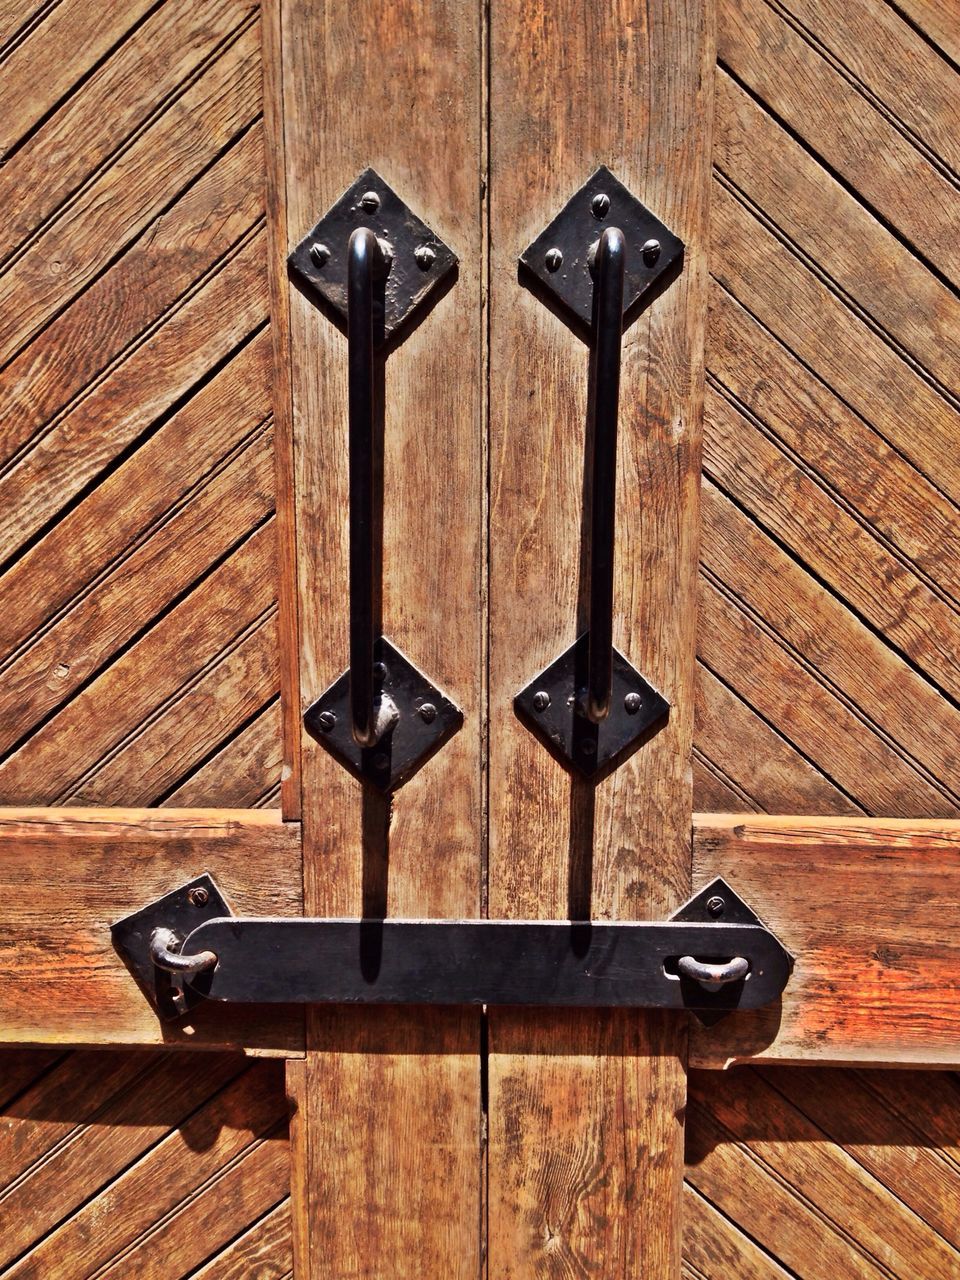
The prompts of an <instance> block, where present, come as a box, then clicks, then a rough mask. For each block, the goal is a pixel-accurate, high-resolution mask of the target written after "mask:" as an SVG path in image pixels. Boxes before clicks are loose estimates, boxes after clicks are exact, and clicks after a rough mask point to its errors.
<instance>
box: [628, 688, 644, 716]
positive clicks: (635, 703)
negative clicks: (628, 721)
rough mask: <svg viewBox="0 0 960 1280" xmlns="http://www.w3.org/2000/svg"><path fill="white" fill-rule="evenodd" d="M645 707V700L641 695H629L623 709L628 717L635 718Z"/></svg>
mask: <svg viewBox="0 0 960 1280" xmlns="http://www.w3.org/2000/svg"><path fill="white" fill-rule="evenodd" d="M642 706H643V699H642V698H641V697H640V695H639V693H628V694H627V696H626V697H625V698H624V700H623V709H624V711H626V713H627V715H628V716H635V715H636V714H637V712H638V711H639V710H640V708H641V707H642Z"/></svg>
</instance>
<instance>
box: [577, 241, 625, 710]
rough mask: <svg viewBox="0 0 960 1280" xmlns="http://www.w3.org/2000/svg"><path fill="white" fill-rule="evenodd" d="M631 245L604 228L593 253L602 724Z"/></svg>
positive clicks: (594, 679)
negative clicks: (622, 346)
mask: <svg viewBox="0 0 960 1280" xmlns="http://www.w3.org/2000/svg"><path fill="white" fill-rule="evenodd" d="M626 259H627V245H626V241H625V240H624V236H623V232H622V231H621V230H620V228H619V227H606V228H605V229H604V231H603V232H602V234H601V236H600V239H599V241H598V243H597V246H596V251H595V254H594V271H595V273H596V285H595V288H596V305H595V312H596V314H595V320H594V342H595V352H596V359H595V366H594V377H593V388H592V393H593V405H592V413H591V417H592V419H593V482H592V486H591V487H592V502H591V514H590V616H589V619H588V621H587V688H586V691H585V694H584V696H583V705H582V707H581V710H582V712H583V714H584V715H585V716H586V717H587V718H588V719H589V720H592V721H593V723H594V724H599V723H600V721H601V720H605V719H606V717H607V715H608V714H609V711H610V694H611V690H612V686H613V555H614V540H615V536H616V503H617V427H618V425H619V419H620V340H621V336H622V333H623V280H624V271H625V268H626Z"/></svg>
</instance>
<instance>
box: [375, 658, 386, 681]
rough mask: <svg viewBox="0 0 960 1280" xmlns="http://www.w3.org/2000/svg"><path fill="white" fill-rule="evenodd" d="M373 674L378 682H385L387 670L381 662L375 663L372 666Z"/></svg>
mask: <svg viewBox="0 0 960 1280" xmlns="http://www.w3.org/2000/svg"><path fill="white" fill-rule="evenodd" d="M373 674H374V675H375V676H376V677H377V679H378V680H385V679H386V678H387V668H386V667H385V666H384V665H383V663H382V662H375V663H374V664H373Z"/></svg>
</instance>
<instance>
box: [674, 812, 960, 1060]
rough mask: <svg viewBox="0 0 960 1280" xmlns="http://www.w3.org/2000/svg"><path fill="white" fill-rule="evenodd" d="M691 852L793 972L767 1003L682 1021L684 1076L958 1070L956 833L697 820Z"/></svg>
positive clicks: (959, 837) (697, 880) (936, 824)
mask: <svg viewBox="0 0 960 1280" xmlns="http://www.w3.org/2000/svg"><path fill="white" fill-rule="evenodd" d="M693 848H694V884H695V886H701V885H703V884H705V883H707V882H708V881H709V880H710V879H712V878H713V877H714V876H717V875H721V876H723V877H724V878H725V879H726V880H728V881H729V883H730V885H731V886H732V887H733V888H734V889H736V891H737V893H738V894H739V895H740V896H741V897H742V898H744V899H745V901H746V902H748V903H749V904H750V906H752V907H753V908H754V910H755V911H757V913H758V914H759V915H760V917H761V918H762V920H763V922H764V924H766V925H767V926H768V927H769V928H771V929H772V930H773V931H774V932H775V933H776V935H777V937H778V938H779V939H780V941H781V942H782V943H783V945H784V946H785V947H786V948H787V949H788V950H789V951H790V952H792V954H793V955H794V957H795V959H796V967H795V970H794V974H793V977H792V978H791V980H790V982H789V983H788V985H787V988H786V990H785V991H784V993H783V997H782V1000H781V1001H780V1002H778V1003H777V1004H774V1005H770V1006H768V1007H767V1008H765V1009H759V1010H756V1011H754V1012H750V1013H738V1014H734V1015H731V1016H730V1017H728V1018H726V1019H724V1020H723V1021H722V1022H720V1023H719V1024H718V1025H716V1026H714V1027H712V1028H705V1027H701V1026H699V1025H698V1024H697V1023H696V1022H695V1021H693V1020H692V1026H693V1028H694V1030H693V1031H692V1036H691V1065H692V1066H698V1067H725V1066H729V1065H731V1064H732V1063H735V1062H738V1061H743V1060H747V1059H749V1060H753V1061H755V1060H757V1059H767V1060H769V1061H775V1062H813V1061H816V1062H821V1063H835V1064H859V1065H877V1066H879V1065H888V1066H908V1065H924V1066H957V1065H958V1064H960V1000H958V999H957V973H958V972H960V821H947V820H940V819H936V820H925V819H916V820H913V819H911V820H902V819H896V820H894V819H886V818H875V819H870V818H792V817H766V816H764V815H759V814H749V815H746V814H729V815H728V814H712V813H711V814H700V815H697V816H696V817H695V818H694V840H693Z"/></svg>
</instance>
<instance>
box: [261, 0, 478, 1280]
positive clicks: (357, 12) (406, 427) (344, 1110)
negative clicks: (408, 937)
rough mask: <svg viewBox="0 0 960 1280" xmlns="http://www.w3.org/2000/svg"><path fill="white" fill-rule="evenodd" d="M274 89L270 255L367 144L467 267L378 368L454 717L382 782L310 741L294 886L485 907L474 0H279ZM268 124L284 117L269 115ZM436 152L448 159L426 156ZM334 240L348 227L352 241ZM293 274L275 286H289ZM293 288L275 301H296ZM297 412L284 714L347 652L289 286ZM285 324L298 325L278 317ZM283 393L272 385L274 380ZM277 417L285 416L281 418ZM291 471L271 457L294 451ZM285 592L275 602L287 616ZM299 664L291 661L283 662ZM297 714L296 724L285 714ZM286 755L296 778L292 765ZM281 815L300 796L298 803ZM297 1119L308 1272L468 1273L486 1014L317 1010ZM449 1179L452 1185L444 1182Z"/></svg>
mask: <svg viewBox="0 0 960 1280" xmlns="http://www.w3.org/2000/svg"><path fill="white" fill-rule="evenodd" d="M273 7H274V13H273V14H272V15H271V16H269V17H268V19H267V21H268V25H270V24H272V27H271V30H272V34H271V36H270V37H269V40H270V41H271V42H272V45H271V47H272V48H273V50H274V57H275V58H276V59H278V61H279V66H278V67H274V68H272V70H271V74H270V77H269V78H268V81H267V91H268V92H271V93H273V94H274V95H277V96H278V101H275V102H274V103H273V104H272V106H271V108H270V109H269V111H268V123H269V127H270V128H271V130H272V136H273V138H274V139H275V140H279V139H280V138H281V137H282V150H281V148H280V147H279V146H277V147H276V148H275V149H274V161H275V163H276V164H277V165H278V166H279V169H278V173H277V174H275V175H274V177H273V178H272V179H271V187H272V190H273V193H274V194H273V196H272V198H271V205H270V216H271V222H272V226H273V236H274V245H275V249H274V252H275V253H276V254H277V255H278V257H277V268H276V269H277V270H278V271H281V270H282V262H283V261H284V260H285V257H286V254H287V252H288V251H289V249H290V248H292V246H293V244H295V243H296V242H297V241H298V240H299V239H300V238H301V237H302V236H303V234H304V233H305V232H306V231H307V230H308V229H309V228H310V227H311V226H312V225H313V223H314V222H315V221H316V219H317V218H318V216H319V215H320V214H321V213H323V212H324V211H325V210H326V209H327V208H328V207H329V206H330V205H331V204H332V203H333V201H334V200H335V199H336V197H337V196H339V195H340V193H341V192H342V191H343V190H344V188H346V187H347V186H348V185H349V184H350V183H351V182H352V181H353V179H354V178H355V177H356V175H357V174H358V173H359V172H360V171H361V170H362V169H363V168H364V167H365V166H367V165H372V166H373V167H374V168H375V169H377V171H378V172H379V173H380V174H381V175H382V176H383V177H384V178H385V179H386V180H387V181H388V182H389V183H390V184H391V185H392V186H393V187H394V188H395V190H396V191H397V192H398V193H399V194H400V195H401V196H402V197H403V198H404V199H405V200H406V201H407V202H408V203H409V204H410V206H411V207H412V208H413V209H414V211H415V212H416V213H417V214H418V215H419V216H421V217H422V218H423V219H424V220H425V221H426V222H427V223H428V225H430V226H431V227H432V228H433V229H434V230H435V231H436V232H437V233H438V234H439V235H440V236H441V237H442V238H443V239H444V240H445V241H446V242H447V243H448V244H450V245H451V246H452V248H453V249H454V251H455V252H456V253H457V255H458V257H459V261H460V267H459V276H458V279H457V281H456V283H455V285H454V287H453V288H452V289H451V291H450V292H449V293H447V294H446V296H444V297H443V298H442V300H441V301H440V302H439V304H438V305H437V306H436V308H435V310H433V311H432V312H431V313H430V314H429V315H427V316H426V318H425V319H424V320H423V321H422V323H421V324H420V325H419V327H418V328H417V329H416V330H415V331H414V332H413V334H412V335H411V336H410V337H408V338H407V339H406V340H405V341H404V343H403V344H402V345H401V346H400V348H399V349H398V350H397V351H395V352H394V353H392V354H391V355H390V357H389V359H388V361H387V364H386V371H385V412H384V461H383V474H384V513H383V545H384V576H383V608H382V617H383V631H384V633H385V634H386V635H388V636H389V637H390V639H391V640H393V641H394V642H395V643H396V644H398V645H399V647H400V648H402V649H403V651H404V652H405V653H406V654H407V655H408V656H409V657H410V658H411V659H412V660H413V661H414V662H415V663H416V664H417V665H418V666H419V667H421V668H422V669H423V670H424V671H425V672H426V673H428V675H429V676H430V678H431V679H432V680H434V681H435V682H436V683H437V684H438V685H440V686H441V687H442V688H443V689H444V691H445V692H447V693H448V694H449V695H450V696H451V697H452V698H453V699H454V700H455V701H456V702H457V703H458V705H459V706H460V707H461V708H462V710H463V712H464V717H465V724H464V728H463V729H462V730H461V732H460V733H458V734H457V736H456V737H455V738H454V739H453V740H452V741H451V742H449V743H448V744H447V745H446V746H445V747H444V749H443V750H442V751H441V752H439V754H438V755H436V756H435V757H434V758H433V759H432V760H431V761H430V762H429V764H428V765H427V766H426V767H425V768H424V769H423V770H422V771H421V772H420V773H419V774H417V775H416V776H415V777H414V778H413V779H412V780H411V781H409V782H408V783H407V784H406V785H405V786H404V787H403V789H402V790H401V791H399V792H398V793H397V794H396V796H395V797H394V798H393V800H392V802H386V801H382V800H380V799H378V798H376V797H374V796H373V795H371V794H365V793H364V792H363V790H362V789H361V787H360V786H359V785H358V784H357V783H356V782H355V781H353V779H351V778H350V777H349V775H348V774H346V773H345V771H344V770H343V769H342V768H341V766H340V765H339V764H337V763H336V761H335V760H333V758H332V757H330V756H329V755H327V754H326V752H324V751H323V750H322V749H321V748H320V747H319V746H317V745H316V744H315V743H312V742H311V741H309V740H306V739H304V740H303V742H302V796H301V804H302V810H301V812H302V818H303V824H304V876H305V901H306V904H307V908H308V910H309V911H313V912H317V913H321V914H360V913H361V912H363V913H364V914H366V915H370V916H378V915H382V914H385V913H389V914H391V915H393V914H408V915H409V914H415V915H453V916H456V915H461V916H475V915H477V914H479V907H480V880H481V807H480V802H481V775H480V759H481V755H480V752H481V742H482V727H483V726H482V718H481V702H480V694H481V684H482V675H483V664H482V648H481V644H482V635H483V625H482V620H481V612H480V610H481V573H482V543H481V539H482V536H483V506H482V502H483V486H484V481H485V470H484V439H483V433H482V421H481V412H480V410H481V370H482V365H483V330H482V324H481V301H482V299H481V270H480V269H481V262H482V250H483V239H482V226H481V184H480V150H481V141H480V138H481V124H482V116H481V26H480V23H481V6H480V5H479V4H475V5H469V4H467V5H457V6H451V5H449V4H446V3H444V2H443V0H401V2H400V3H397V0H376V3H372V4H366V5H364V6H362V7H358V6H356V5H353V4H348V3H346V2H345V0H326V2H322V0H273ZM281 126H282V127H281ZM441 157H442V159H441ZM341 248H342V247H341ZM283 287H284V289H285V291H289V285H287V284H286V282H284V286H283ZM288 307H289V315H288V313H287V308H288ZM280 317H281V333H280V336H279V345H280V348H281V350H282V349H283V348H284V347H285V346H286V344H287V343H289V362H290V397H291V407H290V408H289V409H288V408H286V407H284V406H282V407H281V410H280V416H279V421H280V423H281V430H283V422H284V420H286V421H287V423H288V426H289V424H292V433H293V455H294V456H293V472H292V479H293V484H292V486H291V485H290V484H289V479H290V478H291V473H290V466H289V458H287V459H286V461H283V462H282V464H281V473H282V474H286V476H287V481H286V482H285V487H284V489H283V490H282V491H281V493H280V501H281V505H282V504H283V503H284V502H287V503H294V504H295V510H294V511H293V512H292V514H291V513H290V512H287V514H286V515H285V516H284V517H283V519H284V520H285V521H286V524H285V525H284V528H285V530H286V532H285V534H284V537H285V538H286V540H287V546H288V549H287V551H286V552H282V560H281V563H282V565H283V568H284V571H285V572H287V573H289V572H290V569H291V557H290V555H289V539H290V537H291V533H292V531H294V530H295V537H296V551H297V564H296V571H297V581H296V592H297V597H298V606H299V620H300V654H299V662H300V670H299V684H300V689H301V693H300V698H301V704H300V705H298V704H296V703H295V702H294V701H293V700H292V699H293V698H294V697H295V690H294V688H291V687H289V686H288V689H287V700H286V708H285V710H286V713H287V715H288V717H290V716H293V717H295V718H296V720H297V722H298V721H299V716H300V714H301V712H302V710H303V706H305V705H306V704H308V703H309V702H311V701H313V699H314V698H316V697H317V696H318V695H319V694H320V693H321V692H322V691H323V689H324V688H326V686H327V685H328V684H329V683H330V682H331V681H332V680H333V679H334V678H335V677H336V676H337V675H339V674H340V672H341V671H342V670H343V668H344V666H345V663H346V658H347V622H348V596H347V450H346V421H347V398H346V397H347V378H346V342H345V339H344V337H343V335H342V334H341V333H340V332H339V331H338V330H337V329H335V328H334V327H333V325H331V323H330V322H329V320H328V319H326V318H325V317H324V316H323V315H321V314H320V312H319V311H318V310H317V309H316V308H315V307H314V306H313V305H312V304H311V303H310V302H309V300H308V299H306V298H305V297H304V296H303V295H301V294H300V293H299V292H296V291H289V292H288V298H287V300H286V301H285V302H284V301H281V303H280ZM288 324H289V337H287V336H286V334H285V333H284V332H283V330H285V329H286V326H287V325H288ZM281 395H284V396H285V395H286V392H285V389H284V388H283V385H282V384H281ZM285 415H286V419H285ZM284 469H285V470H284ZM291 612H292V610H291V609H290V607H289V606H288V607H287V616H288V617H289V616H290V614H291ZM287 670H288V671H289V662H288V663H287ZM293 732H297V733H299V732H300V730H299V723H296V725H295V726H294V727H292V728H288V730H287V741H288V743H289V742H290V735H291V734H292V733H293ZM294 759H295V757H294V756H291V757H290V763H291V777H292V761H293V760H294ZM288 811H289V801H288ZM308 1031H309V1041H308V1043H309V1045H310V1046H311V1047H310V1052H309V1056H308V1060H307V1067H306V1072H305V1077H304V1081H303V1091H302V1093H301V1094H300V1101H299V1104H298V1105H299V1117H298V1121H297V1125H296V1127H295V1130H294V1144H293V1150H294V1168H295V1170H297V1171H298V1172H296V1173H295V1178H296V1179H297V1183H296V1185H297V1186H298V1187H299V1188H300V1193H299V1194H298V1195H297V1196H296V1197H295V1201H296V1213H297V1215H298V1217H299V1218H300V1219H301V1221H300V1222H299V1224H296V1225H295V1228H294V1245H295V1252H296V1257H297V1266H298V1269H299V1273H300V1274H301V1275H303V1276H304V1277H307V1276H316V1277H320V1276H324V1277H326V1276H329V1275H336V1276H338V1277H343V1278H344V1280H345V1278H346V1277H351V1276H353V1277H360V1276H367V1275H371V1274H376V1273H377V1272H381V1271H382V1270H383V1268H384V1267H386V1268H388V1269H389V1274H390V1275H391V1276H392V1277H397V1278H400V1277H406V1276H411V1277H413V1276H416V1277H422V1276H424V1275H449V1276H457V1277H460V1276H463V1277H467V1276H470V1277H474V1276H475V1275H476V1274H477V1271H478V1267H479V1248H480V1236H479V1224H480V1071H479V1062H478V1057H477V1055H478V1052H479V1045H480V1020H479V1015H478V1014H477V1013H476V1012H472V1013H469V1014H466V1015H465V1014H463V1013H462V1012H460V1011H458V1010H452V1011H441V1010H434V1011H430V1010H421V1011H410V1012H408V1013H407V1014H405V1015H395V1016H392V1017H385V1016H384V1014H383V1013H382V1012H378V1011H371V1010H367V1011H359V1012H358V1013H356V1014H354V1015H353V1016H351V1017H350V1018H349V1019H343V1018H342V1017H341V1016H339V1015H338V1014H336V1013H335V1012H331V1011H326V1012H317V1013H316V1014H314V1015H311V1018H310V1024H309V1029H308ZM452 1188H455V1192H454V1193H453V1194H451V1189H452Z"/></svg>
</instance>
